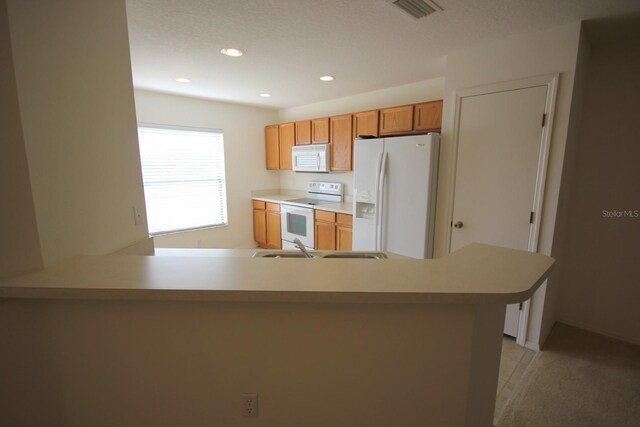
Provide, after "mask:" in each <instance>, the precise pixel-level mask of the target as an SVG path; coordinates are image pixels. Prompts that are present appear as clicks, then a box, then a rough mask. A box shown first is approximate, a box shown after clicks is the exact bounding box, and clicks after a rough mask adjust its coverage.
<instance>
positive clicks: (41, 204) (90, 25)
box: [7, 0, 148, 266]
mask: <svg viewBox="0 0 640 427" xmlns="http://www.w3.org/2000/svg"><path fill="white" fill-rule="evenodd" d="M7 5H8V17H9V27H10V32H11V42H12V48H13V59H14V64H15V76H16V83H17V94H18V100H19V105H20V114H21V118H22V126H23V132H24V146H25V149H26V157H27V161H28V164H29V172H30V180H31V190H32V192H33V202H34V207H35V216H36V221H37V228H38V230H39V239H40V246H41V248H42V258H43V262H44V265H45V266H49V265H51V264H54V263H56V262H58V261H60V260H63V259H65V258H69V257H73V256H76V255H81V254H84V255H96V254H105V253H110V252H113V251H115V250H118V249H120V248H122V247H125V246H128V245H131V244H132V243H135V242H137V241H140V240H143V239H145V238H147V237H148V233H147V226H146V222H144V221H143V223H142V224H140V225H138V226H136V225H134V216H133V206H137V207H138V208H139V209H140V210H141V211H143V212H144V197H143V190H142V177H141V168H140V160H139V154H138V144H137V141H138V139H137V133H136V121H135V109H134V103H133V85H132V80H131V63H130V59H129V41H128V32H127V19H126V10H125V1H124V0H118V1H101V0H59V1H54V2H46V1H45V2H43V1H37V0H8V1H7Z"/></svg>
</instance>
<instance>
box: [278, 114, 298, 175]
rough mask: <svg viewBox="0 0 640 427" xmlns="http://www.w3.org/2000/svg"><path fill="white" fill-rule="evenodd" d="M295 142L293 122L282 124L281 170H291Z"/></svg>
mask: <svg viewBox="0 0 640 427" xmlns="http://www.w3.org/2000/svg"><path fill="white" fill-rule="evenodd" d="M294 143H295V129H294V124H293V123H286V124H284V125H280V170H291V169H292V167H291V148H292V147H293V145H294Z"/></svg>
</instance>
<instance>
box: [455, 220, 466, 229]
mask: <svg viewBox="0 0 640 427" xmlns="http://www.w3.org/2000/svg"><path fill="white" fill-rule="evenodd" d="M463 225H464V224H463V223H462V221H458V222H456V223H455V224H453V226H454V227H455V228H462V226H463Z"/></svg>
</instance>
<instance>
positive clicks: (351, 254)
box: [322, 252, 387, 259]
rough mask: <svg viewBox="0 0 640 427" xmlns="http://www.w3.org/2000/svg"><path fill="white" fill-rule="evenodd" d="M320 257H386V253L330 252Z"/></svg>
mask: <svg viewBox="0 0 640 427" xmlns="http://www.w3.org/2000/svg"><path fill="white" fill-rule="evenodd" d="M322 258H348V259H386V258H387V255H386V254H385V253H384V252H332V253H328V254H324V255H323V256H322Z"/></svg>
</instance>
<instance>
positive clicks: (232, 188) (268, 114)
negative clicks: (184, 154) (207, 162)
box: [135, 90, 279, 248]
mask: <svg viewBox="0 0 640 427" xmlns="http://www.w3.org/2000/svg"><path fill="white" fill-rule="evenodd" d="M135 103H136V111H137V115H138V121H139V122H140V123H155V124H163V125H177V126H186V127H189V126H191V127H199V128H214V129H222V131H223V132H224V157H225V164H226V169H225V170H226V181H227V208H228V219H229V225H228V226H227V227H217V228H207V229H203V230H195V231H187V232H180V233H172V234H164V235H160V236H156V237H155V238H154V240H155V245H156V247H159V248H164V247H169V248H198V247H202V248H239V247H254V246H255V243H254V242H253V216H252V208H251V191H253V190H261V189H264V190H268V189H277V188H279V182H278V172H277V171H268V170H266V169H265V146H264V127H265V126H266V125H268V124H271V123H274V122H276V121H277V112H276V111H275V110H269V109H266V108H258V107H250V106H245V105H240V104H232V103H227V102H216V101H208V100H203V99H197V98H189V97H185V96H178V95H169V94H164V93H159V92H151V91H146V90H136V91H135Z"/></svg>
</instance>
